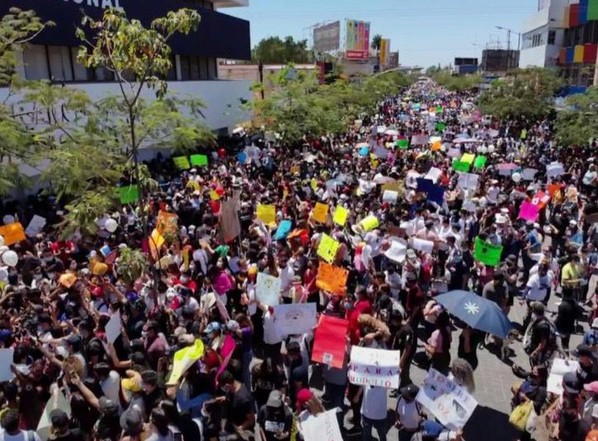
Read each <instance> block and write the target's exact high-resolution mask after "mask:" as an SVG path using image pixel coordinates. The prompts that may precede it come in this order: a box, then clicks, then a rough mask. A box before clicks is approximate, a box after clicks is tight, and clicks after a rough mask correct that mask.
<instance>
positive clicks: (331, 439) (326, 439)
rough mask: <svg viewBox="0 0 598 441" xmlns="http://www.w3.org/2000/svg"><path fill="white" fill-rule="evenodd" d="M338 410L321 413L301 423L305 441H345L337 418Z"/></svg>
mask: <svg viewBox="0 0 598 441" xmlns="http://www.w3.org/2000/svg"><path fill="white" fill-rule="evenodd" d="M336 412H337V409H331V410H328V411H326V412H324V413H320V414H318V415H317V416H315V417H311V418H308V419H306V420H305V421H303V422H302V423H301V434H302V435H303V439H304V440H305V441H343V436H342V435H341V430H340V428H339V426H338V419H337V418H336Z"/></svg>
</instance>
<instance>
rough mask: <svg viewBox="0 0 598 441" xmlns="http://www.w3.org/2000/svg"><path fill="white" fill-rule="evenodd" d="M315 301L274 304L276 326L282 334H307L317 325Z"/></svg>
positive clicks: (277, 330)
mask: <svg viewBox="0 0 598 441" xmlns="http://www.w3.org/2000/svg"><path fill="white" fill-rule="evenodd" d="M316 323H317V320H316V304H315V303H291V304H287V305H275V306H274V327H275V329H276V332H277V334H278V335H280V336H287V335H296V334H306V333H308V332H311V330H312V329H313V328H314V326H316Z"/></svg>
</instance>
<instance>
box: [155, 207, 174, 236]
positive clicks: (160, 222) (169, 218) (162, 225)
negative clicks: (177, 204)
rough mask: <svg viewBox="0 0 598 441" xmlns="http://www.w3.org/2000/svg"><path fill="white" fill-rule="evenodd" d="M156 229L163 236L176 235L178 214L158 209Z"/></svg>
mask: <svg viewBox="0 0 598 441" xmlns="http://www.w3.org/2000/svg"><path fill="white" fill-rule="evenodd" d="M156 230H158V232H159V233H160V234H161V235H163V236H165V235H170V236H176V237H178V234H179V226H178V216H177V215H176V214H174V213H169V212H167V211H163V210H162V211H160V213H158V219H157V220H156Z"/></svg>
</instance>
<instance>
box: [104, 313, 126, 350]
mask: <svg viewBox="0 0 598 441" xmlns="http://www.w3.org/2000/svg"><path fill="white" fill-rule="evenodd" d="M122 326H123V325H122V322H121V320H120V312H118V311H116V313H115V314H112V316H111V317H110V320H108V323H106V340H108V343H114V342H115V341H116V339H117V338H118V336H119V335H120V331H121V329H122Z"/></svg>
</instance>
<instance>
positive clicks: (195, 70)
mask: <svg viewBox="0 0 598 441" xmlns="http://www.w3.org/2000/svg"><path fill="white" fill-rule="evenodd" d="M189 66H190V72H191V74H190V78H189V79H190V80H191V81H197V80H199V79H200V78H201V74H200V61H199V58H198V57H189Z"/></svg>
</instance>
